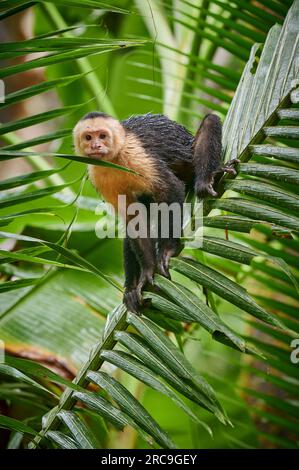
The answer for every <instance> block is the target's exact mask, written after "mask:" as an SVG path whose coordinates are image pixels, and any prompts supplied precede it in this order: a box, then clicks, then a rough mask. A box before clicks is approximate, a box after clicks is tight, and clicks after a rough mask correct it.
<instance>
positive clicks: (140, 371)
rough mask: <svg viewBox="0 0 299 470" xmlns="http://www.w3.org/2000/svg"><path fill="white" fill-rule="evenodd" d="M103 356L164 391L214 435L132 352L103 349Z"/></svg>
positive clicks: (154, 387) (155, 388)
mask: <svg viewBox="0 0 299 470" xmlns="http://www.w3.org/2000/svg"><path fill="white" fill-rule="evenodd" d="M101 357H102V358H103V359H105V361H107V362H109V363H110V364H114V365H115V366H116V367H119V368H120V369H122V370H123V371H125V372H127V373H128V374H130V375H131V376H133V377H135V378H136V379H137V380H140V381H141V382H143V383H145V384H146V385H148V386H149V387H151V388H152V389H154V390H156V391H158V392H160V393H163V394H164V395H166V396H167V397H169V398H170V399H171V400H173V401H174V403H175V404H176V405H177V406H178V407H179V408H181V409H182V410H183V411H184V412H185V413H186V414H187V415H188V416H189V417H190V418H191V419H192V421H194V422H195V423H196V424H198V425H200V426H203V427H204V429H205V430H206V431H207V432H208V433H209V434H210V435H211V436H212V431H211V429H210V427H209V426H208V425H207V424H206V423H204V422H203V421H201V420H200V419H199V418H198V416H197V415H196V414H195V413H194V412H193V411H192V409H191V408H189V406H188V405H187V404H186V403H185V402H184V401H183V400H182V399H181V398H180V396H179V395H177V394H176V393H175V392H174V391H173V389H172V388H171V387H169V386H168V385H167V384H166V383H164V382H163V381H162V380H161V379H160V377H159V376H158V375H157V374H155V373H154V372H153V371H151V369H149V368H148V367H146V366H145V365H144V364H142V362H141V361H139V360H138V359H135V358H134V357H133V356H131V355H130V354H127V353H124V352H121V351H103V352H102V353H101Z"/></svg>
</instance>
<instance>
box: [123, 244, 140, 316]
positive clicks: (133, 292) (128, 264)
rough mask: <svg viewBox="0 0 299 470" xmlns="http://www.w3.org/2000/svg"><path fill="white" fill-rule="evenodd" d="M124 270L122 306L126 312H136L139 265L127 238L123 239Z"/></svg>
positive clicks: (137, 306)
mask: <svg viewBox="0 0 299 470" xmlns="http://www.w3.org/2000/svg"><path fill="white" fill-rule="evenodd" d="M123 251H124V270H125V292H124V299H123V300H124V304H125V305H126V307H127V308H128V310H130V311H133V312H137V311H138V309H139V307H140V299H139V295H138V291H137V285H138V281H139V278H140V265H139V262H138V260H137V257H136V255H135V253H134V251H133V249H132V247H131V243H130V240H129V238H128V236H127V237H126V238H125V239H124V250H123Z"/></svg>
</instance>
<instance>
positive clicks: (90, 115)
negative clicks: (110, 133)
mask: <svg viewBox="0 0 299 470" xmlns="http://www.w3.org/2000/svg"><path fill="white" fill-rule="evenodd" d="M97 117H102V118H109V117H110V116H109V114H106V113H99V112H98V111H91V112H90V113H87V114H85V116H83V118H81V119H80V121H85V120H86V119H94V118H97Z"/></svg>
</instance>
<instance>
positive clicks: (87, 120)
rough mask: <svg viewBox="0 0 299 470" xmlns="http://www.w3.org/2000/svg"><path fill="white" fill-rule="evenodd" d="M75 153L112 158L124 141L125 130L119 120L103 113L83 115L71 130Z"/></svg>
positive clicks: (104, 158) (103, 158) (107, 159)
mask: <svg viewBox="0 0 299 470" xmlns="http://www.w3.org/2000/svg"><path fill="white" fill-rule="evenodd" d="M73 138H74V145H75V150H76V153H78V154H79V155H83V156H86V157H92V158H99V159H101V160H106V161H109V160H113V159H114V158H116V157H117V155H118V153H119V151H120V150H121V148H122V146H123V145H124V142H125V130H124V128H123V126H122V125H121V124H120V122H119V121H117V120H116V119H114V118H113V117H111V116H109V115H108V114H105V113H98V112H92V113H88V114H86V115H85V116H83V118H82V119H80V121H79V122H78V123H77V124H76V126H75V128H74V132H73Z"/></svg>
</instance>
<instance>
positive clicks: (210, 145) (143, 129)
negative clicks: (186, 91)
mask: <svg viewBox="0 0 299 470" xmlns="http://www.w3.org/2000/svg"><path fill="white" fill-rule="evenodd" d="M122 125H123V127H124V128H125V129H126V130H127V131H128V132H133V133H134V134H135V135H136V136H137V137H138V139H139V140H140V141H141V142H142V146H143V147H144V149H145V150H146V153H147V154H148V155H149V156H150V157H154V159H155V160H156V161H157V162H158V164H159V169H160V172H161V171H165V170H163V169H165V168H166V167H167V168H168V169H169V170H170V171H171V172H172V173H173V174H174V175H175V176H177V177H178V178H179V179H180V180H181V181H183V182H184V183H185V184H186V187H187V189H193V188H194V190H195V192H196V194H197V195H198V196H199V197H201V198H202V197H205V196H207V195H209V194H210V195H212V196H215V195H216V193H215V191H214V190H213V182H214V179H213V176H214V173H215V171H217V169H219V168H220V162H221V138H222V126H221V121H220V119H219V118H218V116H216V115H214V114H208V115H207V116H206V117H205V118H204V119H203V121H202V123H201V126H200V127H199V129H198V131H197V133H196V135H195V137H194V136H193V135H192V134H191V133H190V132H189V131H188V130H187V129H186V128H185V127H184V126H182V125H181V124H178V123H177V122H175V121H172V120H170V119H169V118H168V117H166V116H164V115H162V114H144V115H140V116H133V117H130V118H129V119H126V120H125V121H122ZM162 163H164V165H163V164H162ZM162 167H163V169H162ZM165 176H166V175H165ZM168 177H169V174H168Z"/></svg>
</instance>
